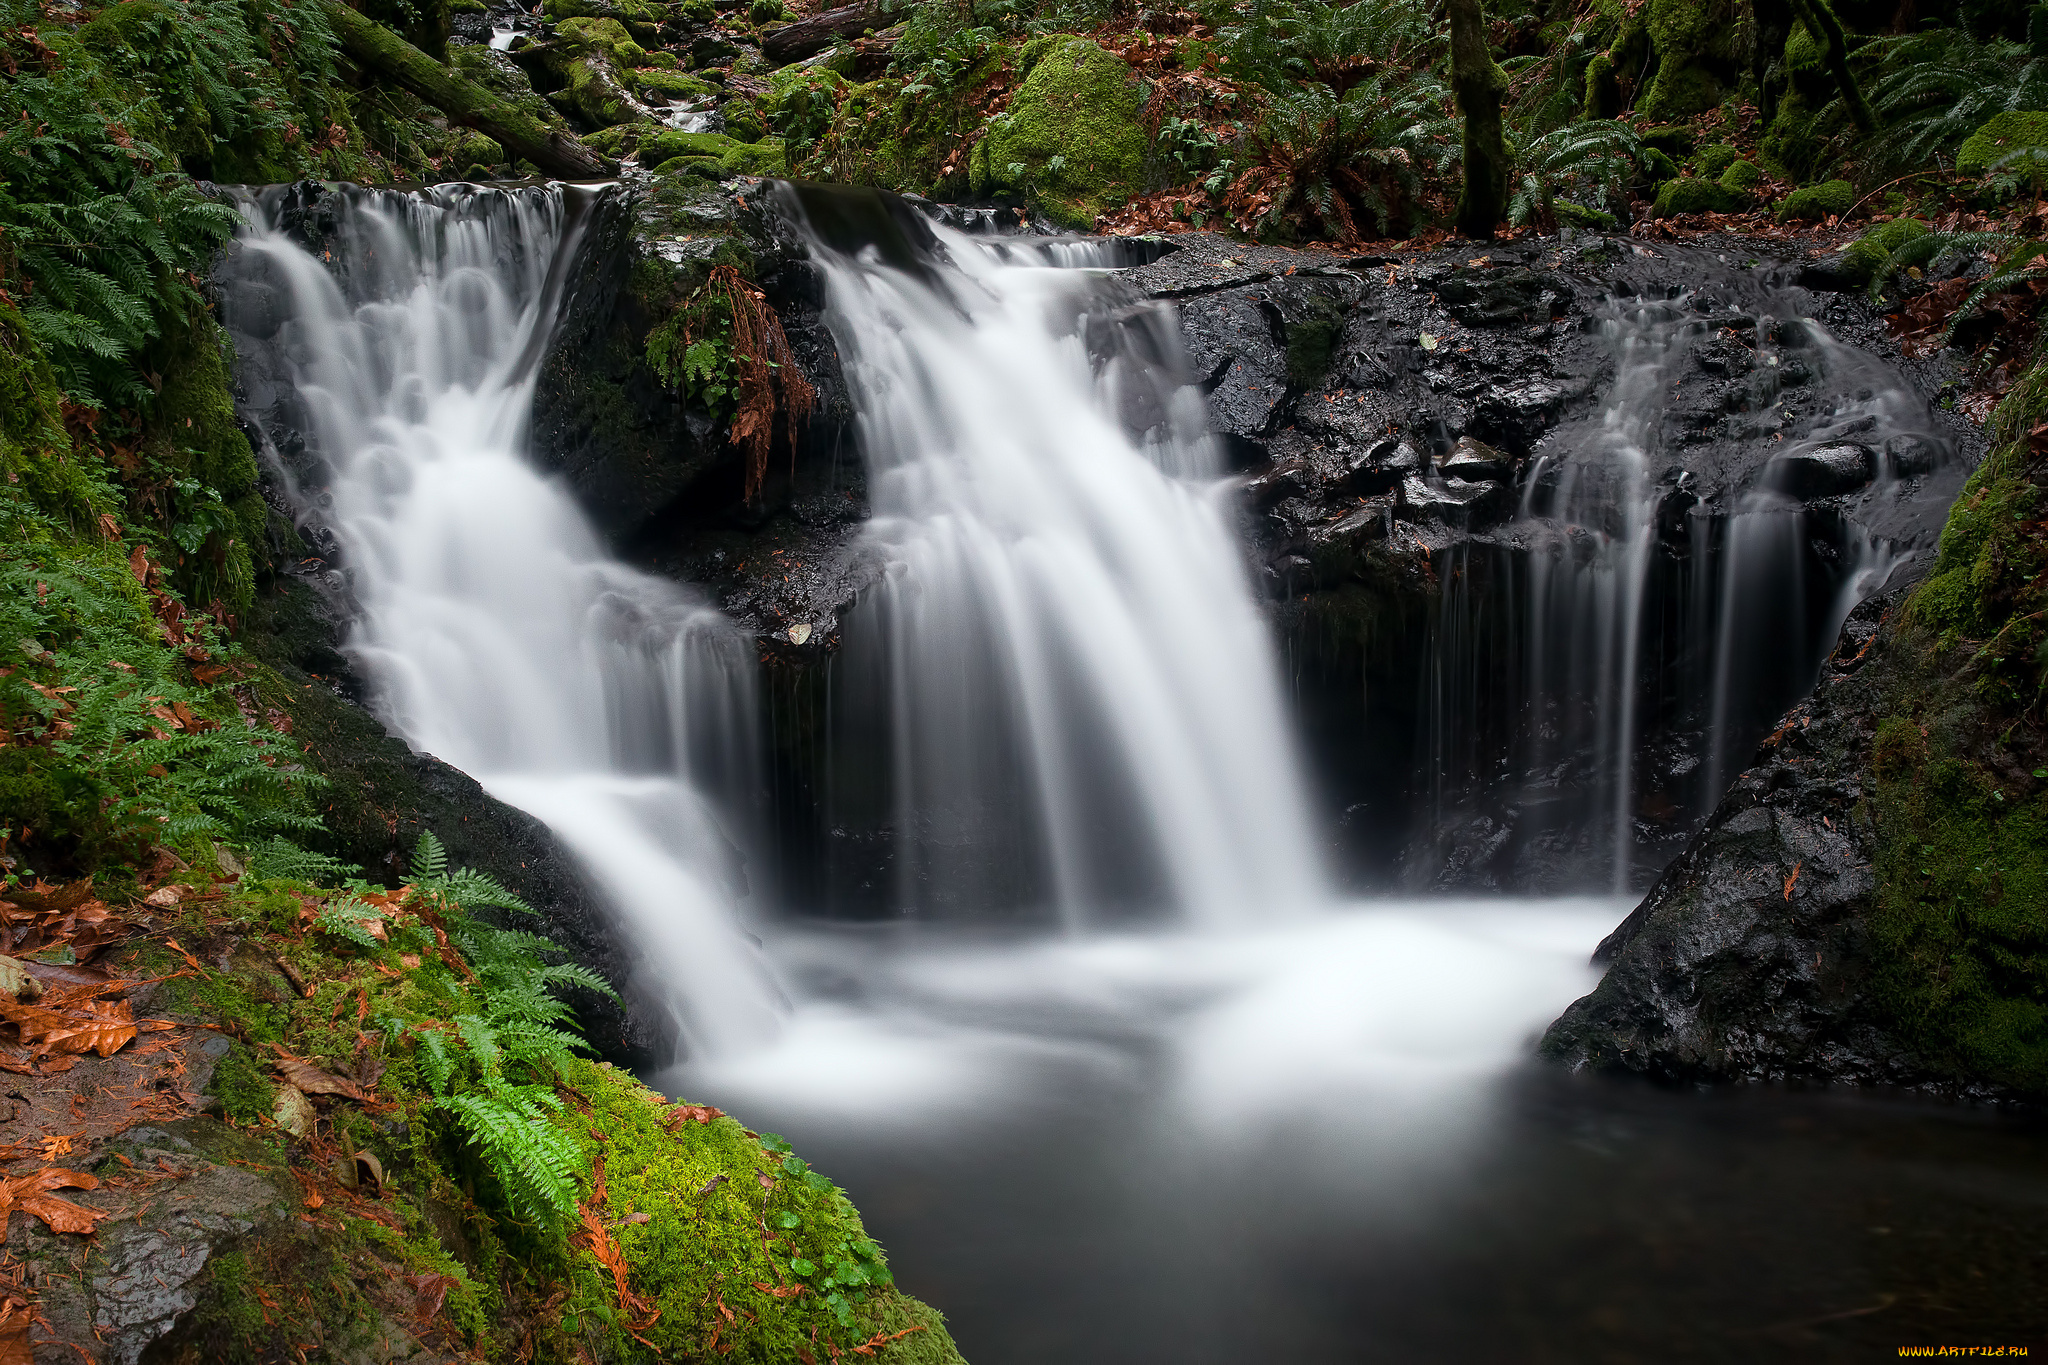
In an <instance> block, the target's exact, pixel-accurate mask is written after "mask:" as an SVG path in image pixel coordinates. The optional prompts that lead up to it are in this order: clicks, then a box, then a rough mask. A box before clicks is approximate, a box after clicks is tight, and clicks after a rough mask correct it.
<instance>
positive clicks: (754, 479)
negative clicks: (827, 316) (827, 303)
mask: <svg viewBox="0 0 2048 1365" xmlns="http://www.w3.org/2000/svg"><path fill="white" fill-rule="evenodd" d="M705 287H706V288H707V289H709V290H711V291H712V292H713V293H714V294H717V295H721V296H723V297H724V299H725V302H726V306H727V307H728V308H729V309H730V310H731V313H732V358H733V371H734V381H735V388H736V392H735V393H734V395H733V397H734V400H735V407H734V411H733V419H732V443H733V444H734V445H736V446H738V447H739V448H740V450H741V451H743V452H744V453H745V455H746V460H747V481H746V499H747V501H749V502H752V501H753V500H754V499H755V498H757V497H759V496H760V493H761V484H762V483H763V481H765V480H766V478H767V477H768V450H769V447H770V445H772V444H773V442H774V435H775V413H776V410H777V408H778V407H779V408H780V409H781V412H782V421H783V429H784V431H785V432H786V433H787V434H788V436H789V445H790V469H791V472H792V473H793V472H794V471H795V468H796V441H797V432H798V430H799V429H800V428H801V427H802V426H803V424H804V423H805V422H807V421H809V420H810V416H811V410H812V409H813V408H815V407H816V406H817V402H818V394H817V390H815V389H813V388H812V387H811V382H810V380H808V379H806V378H805V377H804V372H803V370H802V368H801V367H800V366H798V364H797V363H796V353H795V352H794V351H792V350H791V349H790V345H789V337H788V336H787V335H786V334H785V333H784V332H783V330H782V319H781V318H780V317H778V316H777V315H776V313H775V310H774V309H773V308H771V307H769V305H768V298H767V296H766V295H765V294H763V293H762V292H761V291H760V290H759V289H758V288H756V287H755V286H754V285H753V284H752V283H750V282H749V281H748V280H747V279H746V278H745V277H744V276H742V275H741V274H740V273H739V271H738V270H736V269H734V268H733V267H732V266H729V265H721V266H718V267H716V268H715V269H713V270H712V272H711V277H710V279H709V280H707V281H706V282H705ZM778 393H779V394H780V396H781V397H780V402H779V403H778V401H777V394H778Z"/></svg>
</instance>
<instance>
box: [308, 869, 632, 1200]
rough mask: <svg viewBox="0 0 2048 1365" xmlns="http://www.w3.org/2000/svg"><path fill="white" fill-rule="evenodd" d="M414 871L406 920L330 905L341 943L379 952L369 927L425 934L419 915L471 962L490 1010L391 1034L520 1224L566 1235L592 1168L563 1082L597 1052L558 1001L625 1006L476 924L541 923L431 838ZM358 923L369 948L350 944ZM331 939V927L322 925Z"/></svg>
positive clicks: (531, 943) (579, 972)
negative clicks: (411, 1049)
mask: <svg viewBox="0 0 2048 1365" xmlns="http://www.w3.org/2000/svg"><path fill="white" fill-rule="evenodd" d="M410 871H411V884H410V887H409V892H410V894H409V895H408V896H407V897H406V898H405V900H404V902H403V904H402V908H401V909H400V910H399V911H398V912H397V913H394V912H392V911H390V910H384V911H372V910H371V907H370V906H368V905H367V904H366V903H365V902H363V901H362V900H361V899H359V898H356V897H348V898H344V899H342V900H341V901H340V902H339V904H338V905H337V904H336V903H334V902H330V904H329V906H328V911H327V914H328V915H333V916H338V917H340V919H341V921H342V924H340V925H339V926H338V931H339V932H341V933H342V936H343V937H348V938H350V939H352V940H353V941H356V942H363V941H364V940H365V939H368V940H369V942H370V943H374V942H375V941H376V940H375V937H374V935H373V934H371V933H370V931H369V929H368V926H367V923H366V921H367V920H368V919H369V918H371V917H372V915H375V916H377V917H379V918H383V919H390V920H391V921H392V922H393V923H394V924H396V925H397V927H398V932H399V933H408V932H413V933H417V932H418V930H416V929H413V928H412V927H410V926H408V925H406V924H404V923H403V919H404V915H405V913H406V912H407V911H410V912H411V914H412V915H413V916H416V917H417V918H418V919H419V920H420V921H421V922H422V923H423V924H424V925H425V927H426V929H427V930H428V931H429V932H430V933H432V932H434V931H438V933H443V934H446V935H447V937H448V939H449V941H450V942H451V943H453V944H454V946H456V947H457V948H459V949H460V950H461V953H462V955H463V958H464V959H465V960H466V961H467V962H468V964H469V966H470V969H471V970H472V971H473V972H474V973H475V975H476V986H477V989H476V990H475V991H474V992H472V994H473V996H474V997H476V998H477V999H478V1000H480V1002H481V1008H480V1009H475V1010H467V1011H464V1012H462V1013H459V1014H457V1015H455V1017H454V1018H453V1019H452V1020H450V1021H449V1022H448V1023H446V1024H440V1023H434V1024H419V1025H408V1024H404V1023H401V1022H398V1021H392V1025H393V1026H394V1027H395V1029H397V1030H398V1031H401V1032H404V1033H408V1034H409V1035H410V1036H411V1037H412V1039H413V1040H414V1043H415V1045H416V1047H417V1049H418V1059H419V1071H420V1075H421V1078H422V1079H423V1080H424V1081H425V1082H426V1086H427V1090H428V1092H429V1094H430V1095H431V1096H432V1098H433V1102H434V1105H435V1107H436V1108H438V1109H439V1110H440V1111H441V1112H443V1113H445V1114H447V1115H448V1116H449V1117H450V1118H451V1119H452V1120H453V1121H454V1122H455V1124H456V1126H457V1128H458V1129H459V1130H460V1131H461V1133H462V1134H463V1136H464V1138H465V1139H466V1140H467V1141H468V1143H469V1145H470V1146H471V1147H472V1148H474V1149H475V1151H476V1152H477V1154H478V1156H480V1157H481V1158H482V1160H483V1162H484V1165H485V1166H486V1167H487V1168H488V1169H489V1170H490V1172H491V1174H492V1176H493V1177H494V1178H495V1179H496V1180H497V1182H498V1186H499V1188H500V1189H501V1190H502V1191H503V1192H504V1195H505V1199H506V1201H507V1203H508V1204H510V1205H511V1207H512V1208H513V1209H514V1211H515V1212H517V1213H518V1214H519V1215H520V1216H522V1217H525V1218H529V1219H532V1220H534V1221H537V1222H542V1223H547V1224H550V1225H559V1224H560V1223H562V1222H565V1221H567V1220H569V1219H571V1218H573V1217H574V1215H575V1211H576V1199H577V1194H578V1189H577V1178H578V1174H579V1172H580V1171H581V1169H582V1163H581V1158H580V1157H579V1156H578V1153H577V1149H576V1145H575V1144H574V1143H573V1142H571V1141H570V1140H569V1139H568V1138H567V1137H566V1136H564V1135H563V1134H562V1133H561V1132H560V1131H559V1130H558V1129H556V1128H555V1127H554V1126H553V1125H552V1124H551V1122H550V1119H551V1117H552V1116H553V1115H554V1114H556V1113H558V1112H560V1110H561V1107H562V1101H561V1098H560V1097H559V1096H558V1095H557V1094H556V1093H555V1081H556V1080H557V1078H558V1073H559V1070H560V1068H561V1066H562V1065H563V1064H564V1063H566V1062H568V1061H569V1060H571V1059H572V1058H573V1057H574V1056H575V1055H576V1054H577V1053H578V1052H587V1051H589V1050H590V1049H589V1045H588V1044H587V1043H585V1042H584V1041H583V1040H582V1039H581V1038H579V1037H577V1036H576V1035H575V1034H574V1033H571V1032H569V1031H568V1030H567V1029H565V1028H562V1027H559V1026H560V1025H562V1024H565V1023H567V1022H569V1021H570V1020H571V1018H572V1017H573V1016H572V1012H571V1010H570V1008H569V1006H568V1004H567V1003H566V1002H565V1001H563V1000H562V999H561V997H560V996H559V995H557V994H556V992H557V991H558V990H560V989H562V988H564V987H580V988H582V989H584V990H590V991H595V992H597V993H599V994H601V995H604V996H606V997H608V998H610V999H613V1000H616V999H617V998H618V997H617V995H616V994H615V993H614V992H613V991H612V988H611V987H610V985H608V984H607V983H606V982H605V981H604V979H603V978H602V977H600V976H598V975H597V974H596V973H595V972H592V971H591V970H590V969H589V968H587V967H583V966H579V965H577V964H575V963H561V964H555V965H550V964H548V963H547V962H546V961H545V960H544V959H545V955H546V954H548V953H551V952H554V951H556V949H555V945H554V944H552V943H550V942H549V941H548V940H546V939H544V938H541V937H539V936H537V935H534V934H528V933H521V932H518V931H516V930H509V929H499V928H494V927H492V926H490V925H487V924H484V923H483V922H481V921H479V920H476V919H474V918H472V917H471V915H470V914H469V913H468V911H469V910H470V909H472V908H474V907H480V906H495V907H500V908H503V909H508V910H514V911H519V912H521V913H525V914H531V913H533V911H532V908H531V907H529V906H528V905H527V904H526V903H525V902H524V901H522V900H520V899H519V897H517V896H515V895H513V894H512V893H511V892H510V891H508V890H506V888H505V887H504V885H503V884H502V883H500V882H499V881H498V880H497V879H496V878H494V877H491V876H490V875H488V874H487V873H483V872H479V871H476V870H475V869H473V868H455V869H451V868H450V867H449V866H448V855H447V850H446V849H445V848H444V847H443V846H442V844H441V841H440V839H438V838H437V837H436V836H435V835H434V834H433V832H432V831H427V832H425V833H423V834H421V835H420V839H419V842H418V844H417V845H416V846H415V848H414V850H413V857H412V866H411V869H410ZM349 921H352V922H353V924H354V926H355V927H356V928H358V929H360V930H361V931H362V932H361V937H358V936H357V935H356V934H353V933H349V932H347V922H349ZM321 927H323V928H326V927H328V926H327V924H326V923H325V921H324V919H323V922H322V925H321ZM429 941H431V939H430V940H429ZM365 946H369V945H368V944H365Z"/></svg>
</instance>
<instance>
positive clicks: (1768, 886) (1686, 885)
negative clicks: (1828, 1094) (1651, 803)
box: [1542, 587, 1937, 1085]
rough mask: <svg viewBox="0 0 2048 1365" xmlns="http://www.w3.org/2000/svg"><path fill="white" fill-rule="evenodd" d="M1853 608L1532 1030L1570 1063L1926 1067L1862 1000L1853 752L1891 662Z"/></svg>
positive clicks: (1867, 847)
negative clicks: (1645, 890)
mask: <svg viewBox="0 0 2048 1365" xmlns="http://www.w3.org/2000/svg"><path fill="white" fill-rule="evenodd" d="M1903 595H1904V589H1903V587H1900V588H1895V589H1894V590H1893V591H1890V592H1888V593H1886V594H1885V595H1884V596H1882V597H1880V598H1874V599H1872V600H1870V601H1867V602H1865V603H1864V604H1863V605H1862V606H1860V607H1859V608H1857V610H1856V612H1855V613H1854V614H1853V616H1852V617H1851V619H1850V622H1849V624H1848V627H1847V628H1846V629H1845V630H1844V632H1843V635H1842V642H1841V645H1840V647H1839V648H1838V649H1837V650H1836V652H1835V654H1834V656H1833V657H1832V658H1831V659H1830V660H1829V663H1828V674H1827V676H1826V678H1825V680H1824V681H1823V682H1822V684H1821V686H1820V688H1819V690H1818V691H1817V692H1816V693H1815V695H1814V697H1813V698H1812V699H1811V700H1810V701H1807V702H1802V703H1800V704H1799V705H1798V706H1795V707H1794V708H1793V709H1792V710H1791V711H1789V712H1788V713H1786V715H1785V717H1784V718H1783V720H1782V722H1781V723H1780V725H1779V726H1778V728H1777V729H1776V730H1775V731H1773V732H1772V734H1771V735H1770V737H1769V738H1767V739H1766V740H1765V741H1764V743H1763V745H1762V747H1761V748H1759V750H1758V751H1757V756H1756V760H1755V762H1754V763H1753V764H1752V765H1751V766H1750V767H1749V769H1748V770H1747V771H1746V772H1744V773H1743V774H1742V775H1741V776H1740V777H1739V778H1737V779H1736V781H1735V783H1734V785H1733V787H1732V788H1730V790H1729V792H1728V795H1727V796H1726V798H1724V799H1723V801H1722V802H1721V804H1720V806H1719V807H1718V808H1717V809H1716V810H1715V811H1714V813H1713V815H1712V817H1711V818H1710V819H1709V820H1708V822H1707V824H1706V826H1705V828H1703V829H1702V830H1701V831H1700V833H1699V834H1698V835H1697V836H1696V837H1695V838H1694V839H1693V841H1692V842H1691V844H1690V846H1689V847H1688V848H1687V849H1686V851H1685V853H1684V854H1683V855H1681V856H1680V857H1679V858H1678V859H1677V860H1676V861H1675V862H1673V863H1672V864H1671V865H1670V866H1669V867H1668V868H1666V869H1665V871H1664V874H1663V876H1662V877H1661V878H1660V879H1659V880H1658V882H1657V885H1656V887H1655V888H1654V889H1653V890H1652V891H1651V892H1650V894H1649V896H1648V897H1647V898H1646V899H1645V900H1644V901H1643V903H1642V904H1641V905H1640V906H1638V907H1637V908H1636V910H1635V911H1634V912H1633V913H1632V914H1630V915H1629V917H1628V918H1627V919H1626V920H1624V921H1623V922H1622V924H1621V926H1620V927H1619V928H1617V929H1616V930H1615V931H1614V933H1613V934H1611V935H1610V936H1609V937H1608V938H1607V940H1606V941H1605V942H1603V943H1602V944H1601V945H1600V948H1599V951H1598V952H1597V953H1596V954H1595V955H1594V960H1595V961H1596V962H1603V963H1609V964H1611V966H1610V968H1609V971H1608V973H1607V976H1606V978H1605V979H1604V980H1603V981H1602V982H1601V983H1600V985H1599V987H1598V988H1597V989H1596V990H1595V991H1594V992H1593V993H1592V994H1591V995H1588V996H1586V997H1585V998H1584V999H1582V1000H1580V1001H1578V1002H1577V1003H1576V1004H1574V1005H1573V1006H1572V1007H1571V1008H1570V1009H1569V1010H1567V1011H1566V1012H1565V1014H1564V1015H1563V1017H1562V1018H1560V1019H1559V1020H1558V1021H1557V1022H1556V1023H1555V1024H1553V1025H1551V1027H1550V1030H1549V1032H1548V1033H1547V1034H1546V1035H1545V1036H1544V1039H1543V1044H1542V1050H1543V1052H1544V1054H1545V1055H1546V1056H1548V1057H1551V1058H1553V1059H1555V1060H1557V1061H1560V1062H1562V1063H1564V1064H1565V1065H1566V1066H1568V1067H1571V1068H1572V1069H1574V1070H1577V1069H1580V1068H1588V1067H1590V1068H1593V1069H1597V1070H1619V1071H1628V1072H1635V1073H1639V1074H1642V1075H1645V1076H1649V1077H1651V1078H1653V1079H1657V1080H1662V1081H1694V1080H1702V1081H1704V1080H1714V1081H1727V1080H1745V1081H1782V1080H1797V1079H1825V1080H1837V1081H1845V1082H1849V1083H1852V1084H1859V1085H1880V1084H1883V1085H1915V1084H1924V1083H1928V1082H1929V1081H1930V1080H1931V1079H1932V1078H1933V1077H1934V1076H1935V1075H1936V1074H1937V1073H1936V1072H1935V1071H1934V1070H1933V1069H1932V1068H1930V1067H1929V1066H1928V1065H1927V1064H1926V1063H1924V1062H1923V1061H1921V1060H1919V1059H1916V1058H1915V1057H1914V1056H1913V1055H1911V1053H1910V1052H1909V1051H1908V1050H1907V1049H1906V1048H1905V1047H1904V1046H1903V1045H1902V1044H1901V1043H1900V1042H1899V1041H1898V1040H1896V1039H1895V1038H1894V1037H1893V1036H1892V1035H1891V1033H1890V1032H1889V1031H1888V1029H1887V1027H1886V1025H1885V1023H1884V1022H1883V1020H1882V1018H1881V1016H1880V1015H1879V1014H1878V1012H1877V1010H1876V1009H1875V1007H1874V1005H1873V1002H1872V1000H1871V998H1870V990H1869V987H1870V980H1871V974H1872V970H1873V962H1872V953H1871V943H1870V938H1869V928H1868V919H1869V917H1870V914H1871V910H1872V908H1873V898H1874V893H1875V891H1876V887H1877V879H1876V874H1875V872H1874V871H1873V866H1872V864H1873V859H1874V857H1875V851H1874V831H1873V828H1872V824H1871V815H1870V811H1869V806H1868V803H1869V798H1870V797H1871V795H1872V794H1873V792H1872V789H1871V783H1870V780H1869V754H1870V746H1871V742H1872V739H1873V738H1874V736H1875V733H1876V729H1877V723H1878V719H1879V718H1880V717H1881V716H1882V714H1883V713H1884V709H1885V704H1884V701H1883V693H1884V691H1885V689H1886V683H1887V680H1888V679H1889V677H1890V675H1891V672H1892V669H1891V668H1890V663H1891V660H1890V658H1889V650H1888V648H1887V646H1888V644H1889V641H1887V640H1880V638H1879V623H1880V622H1881V621H1882V619H1883V618H1884V616H1885V615H1886V614H1887V613H1888V612H1889V611H1891V610H1894V609H1896V607H1897V606H1898V603H1899V601H1900V600H1901V598H1902V597H1903Z"/></svg>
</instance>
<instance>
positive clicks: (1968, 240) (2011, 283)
mask: <svg viewBox="0 0 2048 1365" xmlns="http://www.w3.org/2000/svg"><path fill="white" fill-rule="evenodd" d="M1987 251H1988V252H1995V253H1996V254H1997V264H1996V265H1994V266H1993V267H1992V269H1991V273H1990V274H1988V275H1986V276H1985V277H1984V278H1983V279H1981V280H1979V281H1978V282H1977V284H1976V287H1975V288H1973V289H1971V290H1970V292H1969V293H1968V294H1967V295H1965V296H1964V297H1963V301H1962V302H1961V303H1959V304H1957V305H1956V307H1955V309H1954V310H1953V311H1952V312H1950V314H1949V318H1948V326H1947V327H1945V328H1943V329H1942V333H1941V344H1942V345H1944V346H1945V345H1947V344H1948V343H1949V341H1950V340H1951V339H1952V338H1953V337H1954V336H1955V334H1956V328H1958V327H1960V326H1961V325H1962V324H1964V323H1965V322H1968V321H1969V320H1970V319H1971V318H1973V317H1975V316H1976V315H1977V313H1978V312H1979V311H1980V310H1981V309H1982V308H1983V306H1984V302H1985V300H1987V299H1989V298H1991V297H1992V296H1993V295H1995V294H2002V293H2004V292H2005V291H2006V290H2008V289H2017V288H2018V287H2019V286H2021V285H2023V284H2025V283H2027V282H2028V281H2030V280H2041V279H2048V239H2043V238H2038V237H2036V238H2026V239H2023V238H2020V237H2016V236H2013V235H2011V234H2008V233H2002V232H1930V233H1926V234H1925V235H1923V236H1920V237H1915V238H1913V239H1912V240H1911V241H1908V242H1904V243H1902V244H1900V246H1899V247H1898V249H1897V250H1895V251H1893V252H1892V254H1891V258H1890V259H1889V260H1887V261H1886V262H1885V263H1884V264H1883V265H1882V266H1880V267H1879V269H1878V271H1877V273H1876V274H1875V275H1873V276H1872V277H1871V283H1870V291H1871V296H1872V297H1873V298H1875V297H1876V296H1877V295H1878V294H1879V293H1880V292H1882V290H1883V289H1884V287H1885V286H1886V285H1887V284H1889V283H1890V282H1891V281H1892V280H1893V279H1895V278H1897V276H1898V274H1899V272H1901V271H1903V270H1905V269H1907V268H1908V267H1910V266H1925V265H1928V264H1930V263H1933V262H1938V261H1941V260H1943V259H1946V258H1949V257H1953V256H1958V255H1976V254H1977V253H1979V252H1987Z"/></svg>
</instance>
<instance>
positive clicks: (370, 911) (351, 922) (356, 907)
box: [313, 896, 384, 948]
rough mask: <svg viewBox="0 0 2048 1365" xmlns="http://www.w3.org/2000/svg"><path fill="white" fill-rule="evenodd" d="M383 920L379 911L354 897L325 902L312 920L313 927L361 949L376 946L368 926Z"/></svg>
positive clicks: (374, 936) (374, 938)
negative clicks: (343, 939)
mask: <svg viewBox="0 0 2048 1365" xmlns="http://www.w3.org/2000/svg"><path fill="white" fill-rule="evenodd" d="M383 918H384V916H383V913H382V912H381V911H378V910H376V909H374V908H372V907H371V906H368V905H365V904H364V903H363V902H362V901H360V900H357V899H356V898H355V897H354V896H346V897H342V898H341V899H338V900H330V901H329V902H327V904H326V905H325V906H323V907H322V908H321V911H320V913H319V915H318V916H316V917H315V918H314V920H313V927H314V928H316V929H320V930H323V931H325V932H327V933H330V934H333V935H334V936H335V937H337V938H345V939H347V940H348V941H349V942H350V943H354V944H358V945H360V946H361V947H364V948H375V947H377V946H378V940H377V937H376V935H374V934H372V933H371V932H370V930H369V926H370V925H371V924H372V923H376V922H378V921H381V920H382V919H383Z"/></svg>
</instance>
